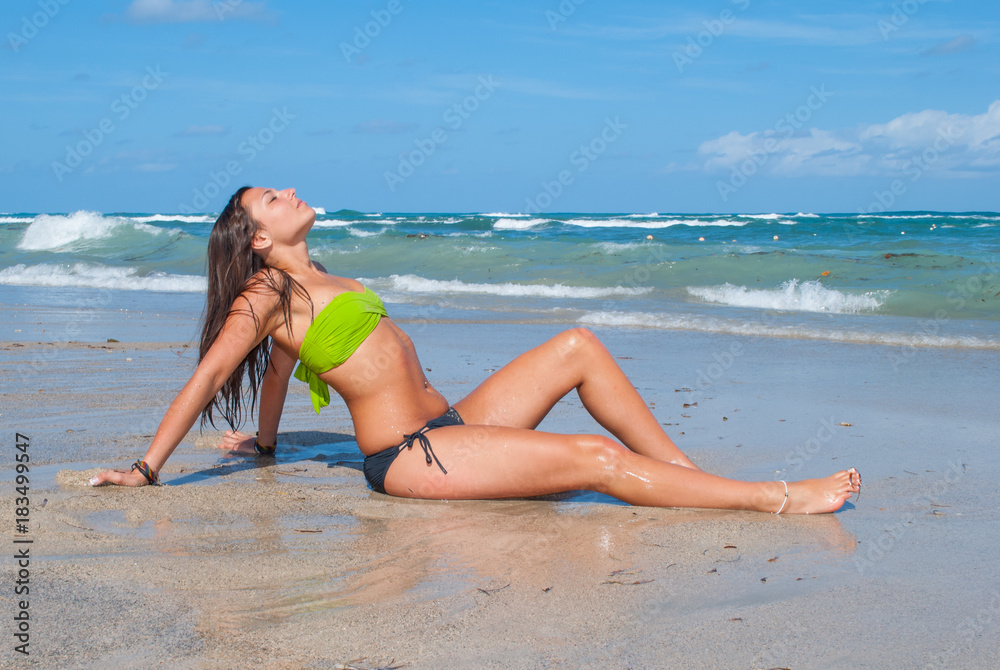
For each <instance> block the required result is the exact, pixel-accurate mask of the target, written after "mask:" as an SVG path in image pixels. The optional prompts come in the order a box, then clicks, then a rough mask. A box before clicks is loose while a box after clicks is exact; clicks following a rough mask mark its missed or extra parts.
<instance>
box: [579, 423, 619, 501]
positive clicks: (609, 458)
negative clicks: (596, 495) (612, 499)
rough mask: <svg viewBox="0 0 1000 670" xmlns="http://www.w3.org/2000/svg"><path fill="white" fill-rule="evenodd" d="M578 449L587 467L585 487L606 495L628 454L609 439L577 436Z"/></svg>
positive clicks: (595, 436) (600, 436)
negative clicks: (587, 475) (587, 476)
mask: <svg viewBox="0 0 1000 670" xmlns="http://www.w3.org/2000/svg"><path fill="white" fill-rule="evenodd" d="M577 444H578V448H579V449H580V451H581V452H583V460H584V461H585V462H586V463H587V464H588V466H589V472H588V474H589V478H588V480H587V487H586V488H588V489H589V490H591V491H598V492H600V493H606V492H607V491H608V490H609V489H610V488H611V485H612V483H613V482H614V481H616V480H617V479H619V478H620V477H621V474H622V472H623V470H624V467H625V463H626V460H627V459H628V456H629V454H631V453H632V452H630V451H629V450H628V448H627V447H624V446H622V445H621V444H619V443H618V442H616V441H615V440H613V439H611V438H610V437H604V436H602V435H579V436H578V443H577Z"/></svg>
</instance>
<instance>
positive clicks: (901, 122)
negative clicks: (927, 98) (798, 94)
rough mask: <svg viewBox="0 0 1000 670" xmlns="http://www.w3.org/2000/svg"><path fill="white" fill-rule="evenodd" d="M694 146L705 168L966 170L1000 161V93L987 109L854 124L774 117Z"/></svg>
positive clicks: (991, 167)
mask: <svg viewBox="0 0 1000 670" xmlns="http://www.w3.org/2000/svg"><path fill="white" fill-rule="evenodd" d="M698 152H699V153H700V154H702V155H703V156H704V157H705V158H704V162H703V164H702V167H703V169H704V170H706V171H708V172H728V171H731V170H734V169H743V170H744V171H746V170H747V169H748V168H749V169H753V171H754V172H756V171H758V170H759V171H760V172H769V173H771V174H774V175H782V176H790V175H796V176H798V175H825V176H854V175H887V174H888V175H893V174H898V173H902V172H906V171H907V170H913V169H915V168H919V169H920V170H921V171H923V170H924V169H933V170H934V171H935V172H937V173H939V174H951V175H958V176H969V175H971V174H975V173H982V172H984V171H995V170H996V169H997V168H1000V100H997V101H995V102H993V103H992V104H991V105H990V106H989V109H987V111H986V112H985V113H984V114H978V115H968V114H953V113H948V112H944V111H940V110H933V109H927V110H923V111H921V112H913V113H908V114H903V115H902V116H898V117H896V118H894V119H891V120H890V121H888V122H886V123H874V124H868V125H863V126H861V127H858V128H853V129H841V130H821V129H818V128H809V129H805V128H800V129H799V130H795V129H793V128H792V126H791V125H788V124H787V123H785V124H782V123H781V122H779V123H778V124H776V125H775V127H774V128H773V129H767V130H762V131H754V132H751V133H748V134H743V133H740V132H737V131H735V130H734V131H732V132H730V133H728V134H726V135H723V136H721V137H718V138H715V139H713V140H708V141H707V142H703V143H702V144H701V146H699V147H698ZM748 161H749V162H748ZM753 164H756V167H754V165H753ZM925 166H926V167H925Z"/></svg>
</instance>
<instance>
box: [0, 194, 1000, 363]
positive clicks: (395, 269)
mask: <svg viewBox="0 0 1000 670" xmlns="http://www.w3.org/2000/svg"><path fill="white" fill-rule="evenodd" d="M215 218H216V216H215V215H214V214H205V215H174V214H157V213H107V214H104V213H98V212H88V211H78V212H73V213H70V214H40V213H8V214H0V287H2V288H0V293H3V294H6V295H7V297H6V298H0V303H10V302H11V301H12V300H19V301H22V302H24V301H29V302H32V303H34V304H37V305H39V307H49V308H57V309H63V310H71V309H78V308H79V307H80V306H85V305H87V304H100V305H101V306H102V307H104V308H107V309H118V310H122V311H128V310H133V311H136V310H140V311H141V310H147V311H148V310H158V309H162V310H166V311H169V310H178V311H181V312H185V313H190V315H191V319H192V320H194V319H196V318H197V317H198V316H199V315H200V310H201V308H202V306H203V304H204V296H203V294H204V291H205V278H204V275H205V267H204V266H205V248H206V244H207V239H208V235H209V232H210V230H211V227H212V224H213V223H214V221H215ZM998 233H1000V214H997V213H995V212H970V213H942V212H894V213H884V214H879V215H873V214H814V213H795V214H778V213H769V214H742V215H722V214H660V213H643V214H601V215H594V214H544V215H534V216H529V215H524V214H512V213H503V212H493V213H477V214H442V213H424V214H392V213H363V212H355V211H349V210H341V211H338V212H333V213H327V212H325V211H323V210H322V209H319V210H317V220H316V224H315V226H314V228H313V230H312V232H311V233H310V236H309V244H310V250H311V253H312V256H313V258H314V259H315V260H318V261H320V262H321V263H322V264H323V265H324V266H326V268H327V269H328V270H329V271H330V272H331V273H333V274H338V275H343V276H349V277H355V278H358V279H360V280H361V281H362V282H363V283H365V284H366V285H368V286H370V287H371V288H372V289H374V290H375V291H376V292H378V293H379V294H380V295H381V296H382V298H383V300H384V301H385V303H386V305H387V307H388V309H389V312H390V316H395V317H397V318H400V319H409V320H431V321H477V322H484V321H487V322H488V321H500V322H531V323H546V322H551V323H561V324H567V325H586V326H591V327H599V326H618V327H630V328H647V329H660V330H665V331H669V330H685V331H700V332H710V333H729V334H743V335H747V336H758V337H771V338H806V339H818V340H833V341H843V342H856V343H871V344H881V345H888V346H896V347H954V348H976V349H1000V236H998ZM13 287H19V288H18V289H17V290H14V289H13ZM98 296H99V297H100V299H99V300H98V299H97V297H98ZM193 332H194V329H193V327H192V333H193ZM147 335H148V336H149V337H150V338H151V339H156V338H157V337H160V336H163V334H157V333H148V334H147Z"/></svg>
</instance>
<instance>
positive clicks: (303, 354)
mask: <svg viewBox="0 0 1000 670" xmlns="http://www.w3.org/2000/svg"><path fill="white" fill-rule="evenodd" d="M315 219H316V214H315V212H314V211H313V210H312V209H311V208H310V207H309V206H308V205H306V203H305V202H303V201H302V200H300V199H298V198H297V197H296V196H295V190H294V189H286V190H283V191H276V190H274V189H266V188H250V187H244V188H241V189H240V190H239V191H237V192H236V194H235V195H233V197H232V199H231V200H230V201H229V204H228V205H227V206H226V208H225V210H224V211H223V212H222V214H221V215H220V216H219V219H218V221H217V222H216V224H215V227H214V228H213V230H212V235H211V238H210V240H209V247H208V266H209V289H208V308H207V313H206V319H205V326H204V329H203V333H202V342H201V357H200V362H199V364H198V367H197V369H196V370H195V372H194V375H193V376H192V377H191V379H190V381H188V383H187V384H185V386H184V388H183V389H182V390H181V392H180V393H179V394H178V395H177V397H176V399H175V400H174V401H173V403H171V405H170V408H169V409H168V410H167V413H166V415H165V416H164V418H163V421H162V422H161V423H160V427H159V429H158V430H157V432H156V436H155V437H154V438H153V442H152V444H151V445H150V447H149V450H148V451H147V453H146V455H145V458H144V459H143V460H142V461H137V462H136V464H135V465H134V466H133V469H132V470H131V471H128V472H124V471H108V472H102V473H101V474H99V475H97V476H96V477H94V478H93V479H92V480H91V483H92V484H93V485H95V486H96V485H101V484H120V485H127V486H142V485H144V484H151V483H156V482H157V481H158V478H157V473H158V472H159V470H160V469H161V468H162V467H163V464H164V463H165V462H166V460H167V458H168V457H169V456H170V454H171V453H172V452H173V450H174V449H175V448H176V447H177V444H178V443H179V442H180V441H181V439H183V438H184V436H185V435H186V434H187V433H188V431H189V430H190V429H191V427H192V426H193V425H194V422H195V420H196V419H197V418H198V416H199V415H201V416H202V419H203V420H204V419H206V418H207V419H209V420H211V419H212V417H213V411H214V410H221V411H222V413H223V414H224V416H225V418H226V420H227V422H228V423H230V425H232V426H236V425H239V424H240V423H241V418H242V406H241V401H242V384H243V379H244V376H248V377H249V380H250V393H251V408H252V407H253V405H254V403H255V401H256V395H257V391H258V389H259V390H260V394H261V403H260V416H259V431H258V434H257V439H256V441H255V442H254V446H255V447H256V449H257V451H258V452H262V453H267V452H268V451H273V449H274V445H276V442H277V431H278V421H279V419H280V417H281V410H282V406H283V404H284V400H285V393H286V390H287V388H288V379H289V377H290V376H291V374H292V370H293V368H294V366H295V361H296V359H297V358H301V359H302V361H303V364H302V365H301V366H300V367H299V369H298V370H297V371H296V373H295V374H296V377H297V378H299V379H302V380H303V381H307V382H309V385H310V389H311V394H312V399H313V404H314V405H315V407H316V409H317V411H319V409H320V407H322V406H323V405H324V404H326V402H328V397H329V396H328V392H327V385H329V386H331V387H333V389H334V390H335V391H336V392H337V393H338V394H340V396H341V397H342V398H343V399H344V401H345V402H346V403H347V407H348V409H349V411H350V413H351V418H352V420H353V422H354V428H355V434H356V437H357V442H358V446H359V447H360V448H361V451H362V452H363V453H364V454H365V467H364V470H365V477H366V478H367V479H368V481H369V483H370V484H371V485H372V488H373V489H375V490H377V491H380V492H384V493H388V494H390V495H394V496H402V497H412V498H428V499H483V498H507V497H523V496H537V495H543V494H549V493H555V492H560V491H569V490H579V489H589V490H593V491H599V492H602V493H606V494H609V495H612V496H614V497H616V498H619V499H621V500H624V501H626V502H628V503H632V504H635V505H648V506H670V507H708V508H723V509H752V510H758V511H766V512H774V513H786V514H790V513H805V514H809V513H821V512H834V511H836V510H838V509H840V507H841V506H842V505H843V503H844V502H845V501H846V500H847V499H848V498H849V497H850V496H851V494H852V493H855V492H858V491H860V486H861V478H860V475H859V474H858V473H857V471H855V470H854V469H853V468H851V469H850V470H844V471H841V472H837V473H836V474H833V475H831V476H829V477H826V478H824V479H811V480H804V481H799V482H791V483H785V482H781V481H777V482H742V481H736V480H731V479H725V478H723V477H718V476H715V475H711V474H708V473H705V472H702V471H701V470H699V469H698V468H697V467H696V466H695V465H694V463H692V462H691V461H690V460H689V459H688V458H687V457H686V456H685V455H684V454H683V453H681V451H680V450H679V449H678V448H677V446H676V445H675V444H674V443H673V441H671V439H670V438H669V437H668V436H667V435H666V434H665V433H664V432H663V430H662V429H661V428H660V424H659V423H658V422H657V421H656V419H655V417H653V415H652V413H651V412H650V411H649V409H648V408H647V407H646V404H645V403H644V402H643V400H642V398H640V396H639V394H638V392H637V391H636V390H635V388H634V387H633V386H632V384H631V383H630V382H629V380H628V379H627V378H626V377H625V374H624V373H623V372H622V371H621V369H620V368H619V367H618V365H617V363H615V361H614V360H613V358H612V357H611V355H610V354H609V353H608V351H607V350H606V349H605V348H604V346H603V345H602V344H601V343H600V342H599V341H598V340H597V338H596V337H595V336H594V335H593V334H591V333H590V332H589V331H587V330H585V329H580V328H577V329H573V330H569V331H567V332H564V333H562V334H560V335H557V336H556V337H554V338H552V339H551V340H549V341H548V342H546V343H545V344H542V345H541V346H539V347H537V348H535V349H532V350H530V351H528V352H526V353H524V354H522V355H521V356H519V357H518V358H516V359H515V360H514V361H512V362H511V363H510V364H508V365H507V366H506V367H504V368H502V369H501V370H499V371H497V372H496V373H494V374H493V375H492V376H490V377H489V378H488V379H487V380H486V381H484V382H483V383H482V384H481V385H480V386H479V387H478V388H476V389H475V390H474V391H473V392H472V393H470V394H469V395H468V396H466V397H465V398H463V399H462V400H460V401H459V402H457V403H455V405H454V406H453V407H449V404H448V401H447V400H445V398H444V397H443V396H442V395H441V394H440V393H438V391H437V390H435V389H434V387H433V386H431V384H430V382H429V381H428V380H427V378H426V377H425V376H424V372H423V368H422V367H421V365H420V362H419V361H418V360H417V354H416V352H415V350H414V348H413V343H412V342H411V341H410V339H409V338H408V337H407V336H406V334H405V333H404V332H403V331H402V330H400V329H399V327H397V326H396V324H395V323H393V322H392V320H391V319H388V318H384V317H385V312H384V308H383V307H382V303H381V301H379V299H378V297H377V296H375V294H374V293H372V292H371V291H370V290H367V289H365V288H364V287H363V286H361V284H359V283H358V282H357V281H354V280H351V279H344V278H340V277H334V276H331V275H329V274H327V273H326V271H325V269H324V268H323V267H322V266H321V265H319V264H318V263H315V262H313V261H310V260H309V250H308V247H307V246H306V235H307V233H308V232H309V230H310V228H311V227H312V225H313V222H314V221H315ZM269 337H270V338H271V342H272V343H273V344H272V345H271V346H270V350H268V338H269ZM573 389H576V390H577V393H578V394H579V396H580V399H581V400H582V402H583V404H584V406H585V407H586V408H587V411H588V412H590V414H591V415H592V416H593V417H594V418H595V419H596V420H597V421H598V423H600V424H601V425H602V426H603V427H604V428H606V429H607V430H608V431H609V432H610V433H611V434H613V435H614V436H615V437H616V438H618V440H619V441H615V440H612V439H610V438H606V437H603V436H598V435H557V434H553V433H544V432H540V431H536V430H534V429H535V427H536V426H537V425H538V424H539V423H540V422H541V420H542V419H543V418H544V417H545V415H546V414H547V413H548V412H549V410H550V409H551V408H552V406H553V405H554V404H555V403H556V402H557V401H558V400H559V399H560V398H562V397H563V396H564V395H566V394H567V393H568V392H569V391H571V390H573ZM226 440H227V443H228V444H237V443H238V442H239V439H238V435H236V434H233V433H229V434H228V435H227V438H226ZM415 446H416V447H418V448H415Z"/></svg>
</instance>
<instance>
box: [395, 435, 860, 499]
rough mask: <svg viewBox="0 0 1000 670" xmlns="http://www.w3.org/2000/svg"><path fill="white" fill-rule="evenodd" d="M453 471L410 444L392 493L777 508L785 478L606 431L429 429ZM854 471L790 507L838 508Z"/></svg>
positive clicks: (809, 487)
mask: <svg viewBox="0 0 1000 670" xmlns="http://www.w3.org/2000/svg"><path fill="white" fill-rule="evenodd" d="M427 437H428V439H430V441H431V443H432V444H433V448H434V452H435V454H437V457H438V458H439V459H440V460H441V462H442V463H443V464H444V466H445V467H446V468H447V470H448V474H447V475H446V474H444V473H443V472H441V470H440V469H439V468H438V467H437V466H436V465H430V466H428V465H427V463H426V461H425V459H424V454H423V453H422V452H421V451H420V450H419V449H416V448H414V449H411V450H405V451H403V452H402V453H401V454H400V455H399V457H398V458H397V459H396V460H395V462H393V464H392V466H391V467H390V468H389V472H388V473H387V475H386V480H385V488H386V491H387V492H388V493H389V494H391V495H396V496H403V497H408V498H425V499H452V500H460V499H464V500H469V499H490V498H511V497H524V496H536V495H544V494H548V493H558V492H562V491H573V490H579V489H587V490H591V491H599V492H601V493H607V494H609V495H612V496H614V497H616V498H618V499H620V500H623V501H625V502H628V503H631V504H633V505H645V506H655V507H707V508H716V509H750V510H758V511H762V512H776V511H777V510H778V509H779V508H780V507H781V505H782V502H783V501H785V490H784V486H783V485H782V484H781V482H743V481H738V480H733V479H726V478H724V477H718V476H716V475H711V474H708V473H706V472H702V471H700V470H697V469H692V468H686V467H683V466H680V465H675V464H672V463H664V462H663V461H659V460H656V459H653V458H648V457H646V456H642V455H640V454H636V453H634V452H632V451H630V450H628V449H626V448H625V447H623V446H622V445H620V444H618V443H617V442H615V441H614V440H611V439H610V438H606V437H601V436H598V435H558V434H554V433H545V432H541V431H533V430H526V429H520V428H506V427H500V426H447V427H444V428H437V429H434V430H431V431H428V433H427ZM855 479H857V477H856V475H854V474H853V470H845V471H841V472H838V473H836V474H834V475H831V476H830V477H826V478H825V479H811V480H804V481H800V482H791V483H789V484H788V500H787V502H785V507H784V509H783V510H782V513H783V514H795V513H799V514H810V513H813V514H815V513H821V512H834V511H836V510H838V509H840V507H841V506H842V505H843V504H844V502H845V501H846V500H847V499H848V498H849V497H850V496H851V494H852V493H854V492H856V491H858V490H859V488H860V480H858V482H857V483H855V481H854V480H855Z"/></svg>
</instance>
